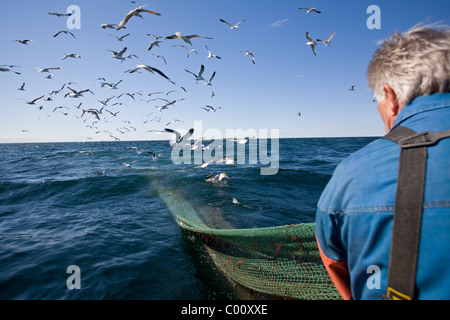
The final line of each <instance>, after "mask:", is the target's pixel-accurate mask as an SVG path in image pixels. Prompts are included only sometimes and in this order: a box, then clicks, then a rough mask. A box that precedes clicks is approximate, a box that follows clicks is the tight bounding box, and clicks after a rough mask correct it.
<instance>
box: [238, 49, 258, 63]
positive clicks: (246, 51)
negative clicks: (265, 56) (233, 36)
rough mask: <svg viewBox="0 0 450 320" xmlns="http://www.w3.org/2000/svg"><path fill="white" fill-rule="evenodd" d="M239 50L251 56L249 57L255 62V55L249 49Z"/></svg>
mask: <svg viewBox="0 0 450 320" xmlns="http://www.w3.org/2000/svg"><path fill="white" fill-rule="evenodd" d="M241 52H245V55H246V56H251V57H252V61H253V64H255V63H256V62H255V56H254V55H253V52H251V51H249V50H242V51H241Z"/></svg>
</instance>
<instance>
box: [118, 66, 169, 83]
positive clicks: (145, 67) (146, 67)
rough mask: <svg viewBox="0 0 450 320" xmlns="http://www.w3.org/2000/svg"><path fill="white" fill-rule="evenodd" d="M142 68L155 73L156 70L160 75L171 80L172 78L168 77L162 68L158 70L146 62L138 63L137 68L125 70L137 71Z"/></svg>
mask: <svg viewBox="0 0 450 320" xmlns="http://www.w3.org/2000/svg"><path fill="white" fill-rule="evenodd" d="M140 69H144V70H147V71H148V72H151V73H155V72H156V73H158V74H159V75H160V76H162V77H163V78H166V79H167V80H170V78H169V77H167V76H166V75H165V74H164V73H163V72H162V71H160V70H158V69H156V68H153V67H150V66H148V65H145V64H138V65H136V68H134V69H130V70H125V71H124V72H129V73H134V72H136V71H138V70H140Z"/></svg>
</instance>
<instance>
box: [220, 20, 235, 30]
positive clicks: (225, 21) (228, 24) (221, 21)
mask: <svg viewBox="0 0 450 320" xmlns="http://www.w3.org/2000/svg"><path fill="white" fill-rule="evenodd" d="M219 20H220V21H221V22H223V23H225V24H227V25H229V26H230V27H232V28H233V27H234V26H233V25H232V24H231V23H229V22H226V21H225V20H223V19H219Z"/></svg>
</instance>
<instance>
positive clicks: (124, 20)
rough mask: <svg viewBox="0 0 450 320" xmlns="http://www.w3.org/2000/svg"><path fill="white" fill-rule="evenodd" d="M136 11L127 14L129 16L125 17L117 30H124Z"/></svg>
mask: <svg viewBox="0 0 450 320" xmlns="http://www.w3.org/2000/svg"><path fill="white" fill-rule="evenodd" d="M135 10H136V9H133V10H131V11H130V12H128V13H127V15H126V16H125V18H123V20H122V21H120V23H119V26H118V27H117V29H116V30H120V29H122V28H123V27H124V26H125V25H126V24H127V22H128V20H130V18H131V17H132V16H133V13H134V11H135Z"/></svg>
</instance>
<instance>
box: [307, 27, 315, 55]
mask: <svg viewBox="0 0 450 320" xmlns="http://www.w3.org/2000/svg"><path fill="white" fill-rule="evenodd" d="M306 39H308V42H307V43H306V45H309V46H311V50H312V52H313V53H314V55H316V43H315V42H314V41H313V39H311V36H310V35H309V32H306Z"/></svg>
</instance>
